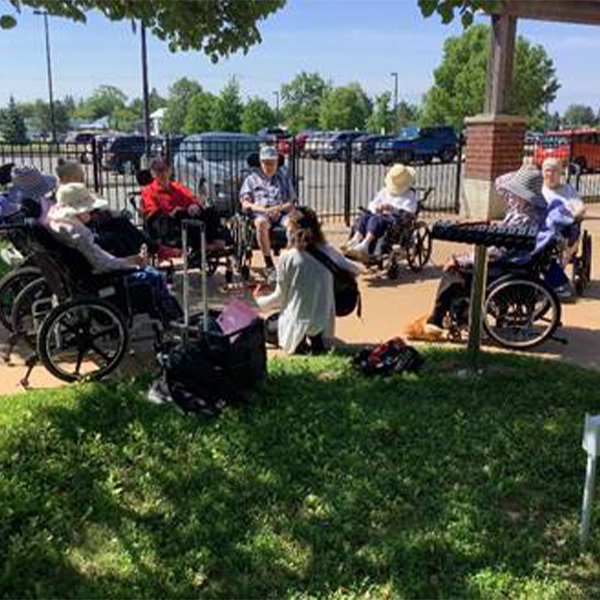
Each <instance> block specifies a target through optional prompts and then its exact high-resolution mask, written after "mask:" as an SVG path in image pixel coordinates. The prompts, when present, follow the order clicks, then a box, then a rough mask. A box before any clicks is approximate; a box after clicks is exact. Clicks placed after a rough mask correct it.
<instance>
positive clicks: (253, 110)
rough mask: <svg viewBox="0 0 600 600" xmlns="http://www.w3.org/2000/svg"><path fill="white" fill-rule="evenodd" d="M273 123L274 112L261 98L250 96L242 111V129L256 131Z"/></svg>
mask: <svg viewBox="0 0 600 600" xmlns="http://www.w3.org/2000/svg"><path fill="white" fill-rule="evenodd" d="M273 125H275V112H274V111H273V109H272V108H271V107H270V106H269V103H268V102H267V101H266V100H263V99H262V98H250V99H249V100H248V102H246V106H244V111H243V112H242V131H243V132H245V133H256V132H257V131H260V130H261V129H262V128H263V127H272V126H273Z"/></svg>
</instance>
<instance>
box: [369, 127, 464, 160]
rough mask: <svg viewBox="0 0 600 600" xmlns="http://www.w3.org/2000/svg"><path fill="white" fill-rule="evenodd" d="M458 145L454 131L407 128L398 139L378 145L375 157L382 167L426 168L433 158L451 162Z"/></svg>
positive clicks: (438, 128) (449, 128)
mask: <svg viewBox="0 0 600 600" xmlns="http://www.w3.org/2000/svg"><path fill="white" fill-rule="evenodd" d="M457 143H458V138H457V136H456V132H455V131H454V128H453V127H407V128H405V129H403V130H401V132H400V133H399V135H398V136H397V137H395V138H392V139H390V140H384V141H382V142H378V143H377V144H376V146H375V156H376V158H377V160H378V161H379V162H380V163H382V164H384V165H389V164H392V163H393V162H400V163H404V164H411V163H414V162H421V163H424V164H427V163H430V162H431V161H432V160H433V159H434V158H438V159H439V160H440V161H441V162H451V161H452V160H453V159H454V157H455V156H456V146H457Z"/></svg>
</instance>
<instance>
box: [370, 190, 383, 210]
mask: <svg viewBox="0 0 600 600" xmlns="http://www.w3.org/2000/svg"><path fill="white" fill-rule="evenodd" d="M380 206H381V190H380V191H379V192H377V193H376V194H375V197H374V198H373V200H371V202H369V205H368V206H367V208H368V210H369V212H372V213H376V212H378V209H379V207H380Z"/></svg>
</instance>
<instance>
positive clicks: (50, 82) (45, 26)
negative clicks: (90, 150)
mask: <svg viewBox="0 0 600 600" xmlns="http://www.w3.org/2000/svg"><path fill="white" fill-rule="evenodd" d="M33 14H34V15H42V16H43V17H44V30H45V32H46V63H47V68H48V96H49V98H50V122H51V123H52V143H54V144H56V119H55V117H54V95H53V93H52V61H51V57H50V32H49V30H48V13H47V12H46V11H45V10H34V11H33Z"/></svg>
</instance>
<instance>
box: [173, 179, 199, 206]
mask: <svg viewBox="0 0 600 600" xmlns="http://www.w3.org/2000/svg"><path fill="white" fill-rule="evenodd" d="M171 187H172V188H173V189H174V190H175V191H176V192H177V193H178V194H179V196H180V198H181V199H182V200H183V203H182V204H183V206H182V208H184V210H188V209H189V208H190V206H204V204H203V202H202V200H201V199H200V198H198V197H197V196H195V195H194V192H192V190H190V188H187V187H185V185H182V184H181V183H179V182H178V181H172V182H171Z"/></svg>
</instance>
